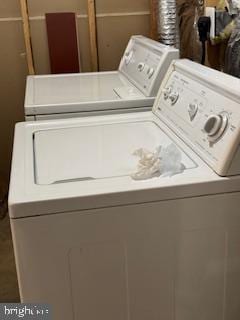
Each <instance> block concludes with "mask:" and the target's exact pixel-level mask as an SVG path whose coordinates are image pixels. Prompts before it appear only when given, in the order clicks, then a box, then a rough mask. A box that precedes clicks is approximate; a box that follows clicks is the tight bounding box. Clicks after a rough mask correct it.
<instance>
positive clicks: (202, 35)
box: [198, 16, 211, 64]
mask: <svg viewBox="0 0 240 320" xmlns="http://www.w3.org/2000/svg"><path fill="white" fill-rule="evenodd" d="M210 26H211V20H210V18H209V17H204V16H203V17H200V18H199V20H198V33H199V40H200V42H201V43H202V60H201V63H202V64H205V59H206V45H205V44H206V41H207V39H208V36H209V31H210Z"/></svg>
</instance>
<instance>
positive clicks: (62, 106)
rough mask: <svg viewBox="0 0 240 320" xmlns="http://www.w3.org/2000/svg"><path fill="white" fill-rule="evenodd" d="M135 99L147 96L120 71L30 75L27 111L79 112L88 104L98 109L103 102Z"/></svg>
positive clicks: (88, 108) (91, 108)
mask: <svg viewBox="0 0 240 320" xmlns="http://www.w3.org/2000/svg"><path fill="white" fill-rule="evenodd" d="M131 100H143V101H145V100H146V99H145V96H144V95H143V94H142V93H141V91H140V90H139V89H137V88H136V87H135V86H134V85H133V84H131V83H130V82H129V81H128V79H127V78H126V77H125V76H123V75H122V74H120V73H119V72H102V73H83V74H66V75H44V76H29V77H28V79H27V87H26V97H25V114H26V115H35V114H49V113H59V112H61V113H62V112H78V111H84V108H85V107H86V109H87V110H88V111H89V110H97V108H98V106H99V105H100V104H104V105H105V104H106V105H107V104H109V103H111V104H114V105H115V104H116V105H118V104H122V103H123V102H125V101H128V102H129V101H131ZM149 103H150V101H149ZM151 103H152V101H151ZM149 105H150V104H149ZM103 107H104V106H102V107H101V110H102V109H103ZM110 107H112V106H110ZM128 107H129V106H128ZM107 108H109V106H108V107H107Z"/></svg>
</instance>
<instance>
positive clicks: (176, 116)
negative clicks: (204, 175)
mask: <svg viewBox="0 0 240 320" xmlns="http://www.w3.org/2000/svg"><path fill="white" fill-rule="evenodd" d="M178 65H179V66H180V67H181V68H179V70H178V68H177V66H178ZM185 65H186V68H185V69H186V70H184V66H185ZM189 67H192V68H193V69H192V73H191V68H189ZM207 69H208V68H206V67H203V66H200V65H197V64H195V63H193V62H190V61H185V60H183V61H179V62H176V63H175V66H174V64H173V65H172V67H171V70H169V72H168V75H167V76H166V79H165V81H164V82H163V84H162V87H161V90H160V92H159V95H158V97H157V99H156V102H155V105H154V112H155V113H156V114H157V115H158V116H159V117H160V118H161V119H162V120H163V121H164V122H165V123H167V125H168V126H169V127H170V128H171V129H172V130H173V131H174V132H175V133H176V134H177V135H178V136H179V137H180V138H182V139H183V140H184V141H185V142H186V143H187V144H188V145H190V147H191V148H192V149H194V151H196V152H197V153H198V154H199V155H200V156H201V157H202V158H203V160H205V161H206V162H207V163H208V164H209V165H210V166H211V167H212V168H213V169H214V170H215V171H216V172H217V173H219V174H220V175H224V174H226V171H227V168H229V166H230V164H231V162H232V160H233V157H234V155H235V154H236V152H237V149H238V146H239V144H240V97H239V101H237V100H238V99H237V97H236V93H235V91H234V89H233V88H232V90H233V91H234V92H233V93H232V94H231V92H230V90H231V87H229V89H226V88H224V85H226V84H227V81H226V79H225V78H226V77H227V78H233V77H230V76H227V75H225V74H221V73H220V72H218V71H215V70H211V72H210V73H209V75H208V73H207V72H206V71H207ZM198 71H199V74H198ZM218 77H222V78H223V79H222V82H221V81H219V84H218V83H217V81H216V79H218ZM231 80H232V83H233V84H234V83H235V88H236V87H237V85H239V87H238V90H239V88H240V80H239V79H237V78H233V79H231ZM236 92H237V90H236ZM239 95H240V92H239ZM239 150H240V149H239ZM239 170H240V163H239Z"/></svg>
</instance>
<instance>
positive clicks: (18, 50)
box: [0, 0, 150, 178]
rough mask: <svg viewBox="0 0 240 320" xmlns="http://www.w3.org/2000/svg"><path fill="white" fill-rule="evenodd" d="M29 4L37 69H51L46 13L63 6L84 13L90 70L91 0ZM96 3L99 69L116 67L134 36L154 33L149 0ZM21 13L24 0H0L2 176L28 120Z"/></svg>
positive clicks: (82, 36)
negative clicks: (20, 124)
mask: <svg viewBox="0 0 240 320" xmlns="http://www.w3.org/2000/svg"><path fill="white" fill-rule="evenodd" d="M28 5H29V14H30V17H31V34H32V45H33V52H34V61H35V67H36V71H37V73H39V74H44V73H48V72H49V58H48V46H47V37H46V27H45V20H44V14H45V13H47V12H61V11H65V12H76V13H77V14H78V15H79V17H78V19H77V27H78V33H79V48H80V55H81V63H82V70H83V71H90V59H89V52H90V51H89V33H88V20H87V0H51V1H49V0H41V1H36V0H28ZM96 8H97V14H98V15H100V16H98V18H97V27H98V43H99V62H100V70H113V69H116V68H117V66H118V63H119V60H120V57H121V55H122V53H123V51H124V48H125V46H126V44H127V41H128V39H129V37H130V36H131V35H132V34H144V35H148V34H149V20H150V18H149V14H148V11H149V0H131V1H129V0H121V1H119V0H96ZM139 12H140V13H139ZM122 13H124V14H125V15H123V16H122V15H121V14H122ZM129 14H130V15H129ZM19 17H20V8H19V0H7V1H6V0H0V43H1V50H0V70H1V72H0V178H1V176H2V175H4V176H5V177H6V178H7V177H8V174H9V168H10V159H11V149H12V139H13V132H14V124H15V123H16V122H17V121H21V120H23V101H24V89H25V78H26V74H27V67H26V57H25V56H24V52H25V48H24V41H23V33H22V23H21V20H20V19H18V18H19Z"/></svg>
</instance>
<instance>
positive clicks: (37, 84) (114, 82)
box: [25, 36, 179, 116]
mask: <svg viewBox="0 0 240 320" xmlns="http://www.w3.org/2000/svg"><path fill="white" fill-rule="evenodd" d="M178 57H179V51H178V50H177V49H174V48H171V47H167V46H164V45H163V44H160V43H158V42H156V41H153V40H151V39H148V38H145V37H143V36H133V37H131V39H130V41H129V43H128V45H127V48H126V50H125V53H124V55H123V57H122V59H121V62H120V65H119V68H118V71H112V72H95V73H78V74H60V75H37V76H28V78H27V86H26V95H25V115H26V116H34V115H46V114H57V113H59V114H61V113H74V112H84V111H103V110H111V109H114V110H118V109H124V108H128V109H131V108H141V107H152V106H153V103H154V98H155V97H156V94H157V92H158V89H159V86H160V84H161V81H162V80H163V77H164V75H165V73H166V72H167V69H168V67H169V65H170V63H171V61H172V60H173V59H177V58H178Z"/></svg>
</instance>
